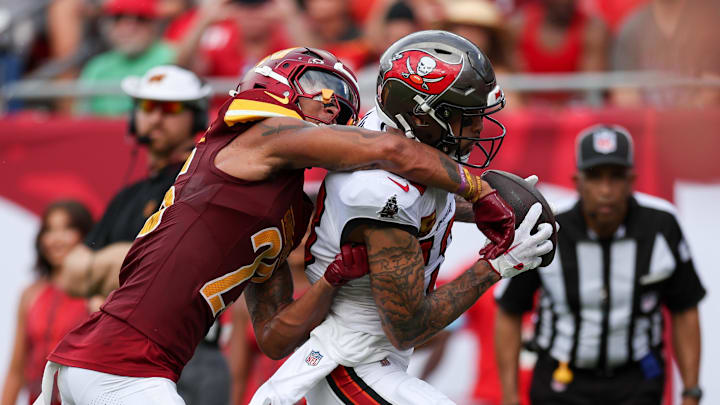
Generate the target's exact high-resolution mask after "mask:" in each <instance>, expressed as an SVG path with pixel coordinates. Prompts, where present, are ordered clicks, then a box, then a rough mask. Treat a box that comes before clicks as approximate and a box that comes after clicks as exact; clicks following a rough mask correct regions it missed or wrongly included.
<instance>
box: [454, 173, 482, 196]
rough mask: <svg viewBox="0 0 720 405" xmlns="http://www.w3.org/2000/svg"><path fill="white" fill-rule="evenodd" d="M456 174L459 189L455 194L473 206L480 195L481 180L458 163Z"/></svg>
mask: <svg viewBox="0 0 720 405" xmlns="http://www.w3.org/2000/svg"><path fill="white" fill-rule="evenodd" d="M458 172H459V174H460V187H458V189H457V194H459V195H461V196H462V197H463V198H464V199H466V200H467V201H469V202H470V203H472V204H475V202H477V200H479V199H480V195H481V194H482V180H481V179H480V176H476V175H474V174H472V173H470V170H468V169H467V168H466V167H465V166H463V165H461V164H460V163H458Z"/></svg>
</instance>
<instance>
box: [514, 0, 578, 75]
mask: <svg viewBox="0 0 720 405" xmlns="http://www.w3.org/2000/svg"><path fill="white" fill-rule="evenodd" d="M525 18H526V20H525V27H524V29H523V31H522V33H521V36H520V44H519V46H520V52H521V54H522V57H523V60H524V61H525V67H526V69H527V71H528V72H533V73H554V72H575V71H577V70H578V69H579V68H580V58H581V57H582V50H583V49H582V47H583V44H582V42H583V32H584V30H585V26H586V24H587V22H588V18H587V17H586V16H585V15H584V14H582V13H581V12H580V11H579V10H577V9H576V10H575V15H574V16H573V19H572V22H571V23H570V26H569V27H568V30H567V34H566V36H565V42H564V43H563V44H562V45H561V46H559V47H558V48H557V49H546V48H545V47H544V46H543V45H542V44H541V43H540V40H539V38H540V26H541V25H542V22H543V21H544V20H545V10H544V9H543V8H542V6H541V5H539V4H535V3H532V4H528V5H527V6H526V7H525Z"/></svg>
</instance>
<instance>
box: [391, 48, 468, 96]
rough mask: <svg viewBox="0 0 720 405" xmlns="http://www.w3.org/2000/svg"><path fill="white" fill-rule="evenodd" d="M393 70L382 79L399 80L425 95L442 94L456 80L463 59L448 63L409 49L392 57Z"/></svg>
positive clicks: (420, 51) (463, 61) (423, 52)
mask: <svg viewBox="0 0 720 405" xmlns="http://www.w3.org/2000/svg"><path fill="white" fill-rule="evenodd" d="M391 62H392V64H393V68H392V69H390V70H388V71H387V73H386V74H385V77H384V79H385V80H388V79H399V80H402V81H404V82H405V83H407V84H408V85H410V86H411V87H413V88H414V89H415V90H418V91H421V92H423V93H426V94H431V95H438V94H442V93H443V92H444V91H445V90H446V89H447V88H448V87H450V85H452V83H453V82H454V81H455V79H457V77H458V74H459V73H460V72H461V71H462V68H463V64H464V63H465V59H464V58H463V59H462V60H460V62H459V63H448V62H445V61H443V60H440V59H438V58H437V57H435V56H433V55H431V54H429V53H427V52H425V51H422V50H416V49H411V50H407V51H403V52H399V53H396V54H395V55H393V57H392V59H391Z"/></svg>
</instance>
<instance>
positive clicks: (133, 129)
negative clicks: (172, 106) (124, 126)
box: [128, 99, 208, 145]
mask: <svg viewBox="0 0 720 405" xmlns="http://www.w3.org/2000/svg"><path fill="white" fill-rule="evenodd" d="M183 103H184V104H185V106H186V107H188V108H190V110H192V114H193V120H192V128H191V131H190V137H191V138H195V135H196V134H197V133H198V132H205V130H206V129H207V127H208V101H207V100H205V99H202V100H194V101H192V102H183ZM136 110H137V99H133V106H132V109H130V116H129V117H128V135H130V137H132V138H134V139H135V142H137V143H138V144H140V145H147V144H149V143H150V138H149V137H148V136H147V135H142V136H141V135H138V133H137V125H136V124H135V111H136Z"/></svg>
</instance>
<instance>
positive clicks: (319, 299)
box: [245, 263, 337, 360]
mask: <svg viewBox="0 0 720 405" xmlns="http://www.w3.org/2000/svg"><path fill="white" fill-rule="evenodd" d="M336 292H337V289H335V288H333V287H332V286H331V285H330V284H329V283H327V282H325V281H324V279H321V280H320V281H318V282H317V283H315V284H313V286H312V287H310V289H309V290H308V291H306V292H305V294H303V295H302V297H300V298H298V299H297V300H295V301H293V297H292V296H293V281H292V275H291V273H290V268H289V267H288V265H287V263H283V264H282V265H280V267H278V268H277V269H276V270H275V271H274V272H273V275H272V276H271V277H270V278H269V279H268V280H267V281H265V282H264V283H261V284H255V283H252V282H251V283H249V284H248V287H247V288H246V289H245V302H246V303H247V307H248V311H249V312H250V318H251V319H252V323H253V328H254V329H255V338H256V339H257V343H258V346H259V347H260V349H261V350H262V351H263V352H264V353H265V354H266V355H267V356H268V357H270V358H272V359H275V360H278V359H282V358H283V357H285V356H287V355H288V354H290V353H292V351H293V350H294V349H295V348H296V347H297V346H299V345H300V344H302V342H304V341H305V340H306V339H307V338H308V336H309V335H310V331H311V330H312V329H313V328H315V327H316V326H317V325H319V324H320V322H322V321H323V319H325V316H326V315H327V313H328V310H329V309H330V304H331V303H332V299H333V298H334V297H335V293H336Z"/></svg>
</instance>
